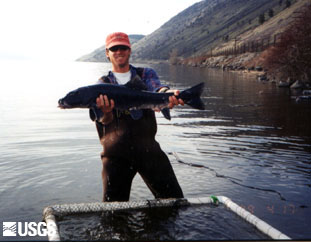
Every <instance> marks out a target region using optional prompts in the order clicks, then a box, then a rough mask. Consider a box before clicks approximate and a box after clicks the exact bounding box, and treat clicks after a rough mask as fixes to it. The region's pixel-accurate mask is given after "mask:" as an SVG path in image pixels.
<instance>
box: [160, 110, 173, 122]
mask: <svg viewBox="0 0 311 242" xmlns="http://www.w3.org/2000/svg"><path fill="white" fill-rule="evenodd" d="M161 113H162V114H163V116H164V118H166V119H168V120H171V113H170V109H169V108H163V109H161Z"/></svg>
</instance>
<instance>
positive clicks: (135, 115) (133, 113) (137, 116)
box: [130, 109, 143, 120]
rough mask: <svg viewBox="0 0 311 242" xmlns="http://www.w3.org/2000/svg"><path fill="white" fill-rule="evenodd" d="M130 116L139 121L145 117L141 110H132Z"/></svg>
mask: <svg viewBox="0 0 311 242" xmlns="http://www.w3.org/2000/svg"><path fill="white" fill-rule="evenodd" d="M130 114H131V117H132V119H134V120H138V119H140V118H141V117H142V116H143V110H141V109H131V110H130Z"/></svg>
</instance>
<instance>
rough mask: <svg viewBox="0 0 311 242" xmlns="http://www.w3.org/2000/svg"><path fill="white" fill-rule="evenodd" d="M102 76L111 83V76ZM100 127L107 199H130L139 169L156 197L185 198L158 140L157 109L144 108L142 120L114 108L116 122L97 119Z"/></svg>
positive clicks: (138, 70) (98, 129)
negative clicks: (107, 122) (133, 182)
mask: <svg viewBox="0 0 311 242" xmlns="http://www.w3.org/2000/svg"><path fill="white" fill-rule="evenodd" d="M142 72H143V68H137V75H138V77H139V79H140V81H141V82H142V84H143V85H145V84H144V83H143V81H142V80H141V76H142ZM101 79H102V80H103V82H105V83H110V80H109V78H107V76H104V77H102V78H101ZM132 79H133V78H132ZM132 79H131V80H132ZM135 81H137V76H136V77H135ZM108 98H109V97H108ZM96 128H97V132H98V135H99V139H100V142H101V144H102V145H103V148H104V150H103V152H102V153H101V159H102V163H103V169H102V181H103V201H128V200H129V197H130V191H131V185H132V180H133V178H134V176H135V175H136V173H137V172H138V173H139V174H140V175H141V177H142V178H143V180H144V182H145V183H146V184H147V186H148V187H149V189H150V190H151V192H152V194H153V195H154V196H155V198H182V197H183V193H182V190H181V188H180V186H179V184H178V181H177V179H176V176H175V173H174V171H173V168H172V166H171V164H170V161H169V159H168V157H167V156H166V154H165V153H164V152H163V151H162V150H161V148H160V145H159V143H158V142H157V141H156V140H155V135H156V132H157V122H156V118H155V113H154V111H153V110H150V109H144V110H143V116H142V117H141V118H140V119H138V120H134V119H132V117H131V115H129V113H128V112H127V111H125V112H124V111H120V110H113V121H112V122H111V123H109V124H106V125H104V124H102V123H99V122H96Z"/></svg>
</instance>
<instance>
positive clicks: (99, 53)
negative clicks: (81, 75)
mask: <svg viewBox="0 0 311 242" xmlns="http://www.w3.org/2000/svg"><path fill="white" fill-rule="evenodd" d="M143 37H144V35H140V34H131V35H129V39H130V42H131V44H134V43H136V42H137V41H139V40H141V39H142V38H143ZM77 61H89V62H109V61H108V59H107V57H106V46H105V45H103V46H101V47H99V48H98V49H96V50H94V51H92V52H91V53H89V54H86V55H84V56H81V57H80V58H78V59H77Z"/></svg>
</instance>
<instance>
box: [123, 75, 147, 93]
mask: <svg viewBox="0 0 311 242" xmlns="http://www.w3.org/2000/svg"><path fill="white" fill-rule="evenodd" d="M124 86H125V87H127V88H130V89H134V90H147V87H146V85H145V84H144V83H143V81H142V80H141V78H140V77H139V76H138V75H135V77H134V78H132V79H131V80H130V81H129V82H128V83H126V84H125V85H124Z"/></svg>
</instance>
